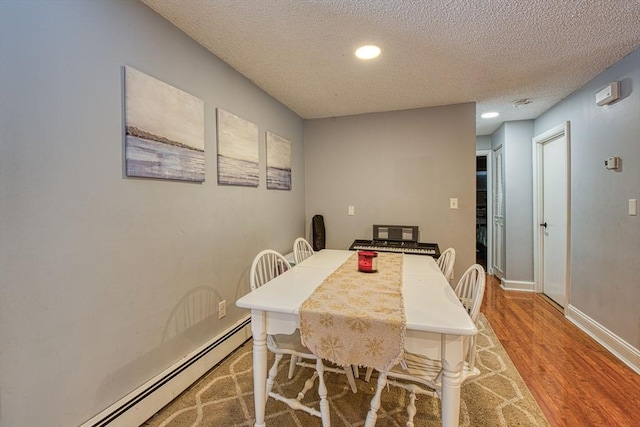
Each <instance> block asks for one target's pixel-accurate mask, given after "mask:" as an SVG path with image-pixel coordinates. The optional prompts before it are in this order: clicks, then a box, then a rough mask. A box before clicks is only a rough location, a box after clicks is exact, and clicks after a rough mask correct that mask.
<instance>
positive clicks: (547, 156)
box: [534, 124, 570, 307]
mask: <svg viewBox="0 0 640 427" xmlns="http://www.w3.org/2000/svg"><path fill="white" fill-rule="evenodd" d="M534 143H535V145H536V147H535V148H536V161H537V162H538V164H537V167H536V169H537V171H538V174H537V175H538V176H537V183H536V184H537V191H536V193H537V196H538V200H537V203H538V210H537V211H538V215H537V221H538V224H536V225H537V227H538V233H537V236H538V239H537V240H538V242H537V245H538V251H537V254H538V257H537V263H538V265H537V266H536V271H537V272H538V273H539V274H538V278H537V282H538V283H537V285H538V290H539V291H541V292H543V293H544V294H545V295H547V296H548V297H549V298H551V299H552V300H553V301H555V302H556V303H558V304H559V305H560V306H562V307H565V305H566V303H567V293H568V270H569V268H568V260H569V245H568V241H569V226H570V225H569V150H568V147H569V145H568V144H569V143H568V124H566V125H561V126H559V127H556V128H554V129H551V130H550V131H548V132H545V133H544V134H542V135H540V136H537V137H536V138H534Z"/></svg>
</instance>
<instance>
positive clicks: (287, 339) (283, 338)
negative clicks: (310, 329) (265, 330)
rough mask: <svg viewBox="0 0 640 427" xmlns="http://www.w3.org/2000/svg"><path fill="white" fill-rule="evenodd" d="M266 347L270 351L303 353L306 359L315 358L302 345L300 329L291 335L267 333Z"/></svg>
mask: <svg viewBox="0 0 640 427" xmlns="http://www.w3.org/2000/svg"><path fill="white" fill-rule="evenodd" d="M267 348H269V350H270V351H273V352H276V351H277V352H278V353H283V354H296V355H304V356H305V357H306V358H307V359H315V358H316V356H315V355H314V354H313V353H311V351H310V350H309V349H308V348H307V347H305V346H304V345H302V339H301V338H300V329H296V331H295V332H294V333H293V334H291V335H285V334H277V335H269V336H268V338H267Z"/></svg>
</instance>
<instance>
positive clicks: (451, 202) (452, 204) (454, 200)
mask: <svg viewBox="0 0 640 427" xmlns="http://www.w3.org/2000/svg"><path fill="white" fill-rule="evenodd" d="M449 207H450V208H451V209H458V199H457V198H456V197H452V198H451V199H449Z"/></svg>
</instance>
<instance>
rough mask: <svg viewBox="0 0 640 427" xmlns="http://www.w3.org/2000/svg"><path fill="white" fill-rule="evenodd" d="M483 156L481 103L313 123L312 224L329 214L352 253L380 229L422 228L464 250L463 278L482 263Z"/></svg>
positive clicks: (459, 264) (331, 229)
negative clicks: (478, 214)
mask: <svg viewBox="0 0 640 427" xmlns="http://www.w3.org/2000/svg"><path fill="white" fill-rule="evenodd" d="M475 151H476V146H475V105H474V104H458V105H451V106H446V107H437V108H424V109H415V110H406V111H395V112H388V113H376V114H363V115H357V116H349V117H339V118H330V119H320V120H308V121H305V154H306V174H307V176H306V185H307V188H306V190H307V191H306V215H307V226H308V225H309V222H310V220H311V217H312V216H313V215H315V214H322V215H323V216H324V222H325V227H326V232H327V247H328V248H342V249H346V248H348V247H349V245H350V244H351V243H352V242H353V240H354V239H358V238H360V239H370V238H371V236H372V225H373V224H399V225H417V226H419V227H420V241H422V242H437V243H438V244H439V245H440V249H441V250H444V249H446V248H448V247H454V248H455V249H456V278H458V277H460V276H461V274H462V273H463V272H464V271H465V270H466V268H467V267H469V266H470V265H471V264H473V263H474V262H475V208H476V206H475V203H476V202H475V178H476V177H475V161H476V160H475ZM452 197H457V198H458V202H459V209H458V210H451V209H449V198H452ZM349 205H352V206H354V207H355V215H354V216H348V215H347V207H348V206H349Z"/></svg>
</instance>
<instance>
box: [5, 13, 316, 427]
mask: <svg viewBox="0 0 640 427" xmlns="http://www.w3.org/2000/svg"><path fill="white" fill-rule="evenodd" d="M124 65H129V66H132V67H134V68H137V69H138V70H140V71H143V72H145V73H147V74H150V75H152V76H154V77H156V78H158V79H160V80H162V81H164V82H166V83H168V84H171V85H173V86H175V87H177V88H179V89H182V90H184V91H186V92H188V93H191V94H193V95H195V96H197V97H199V98H201V99H203V100H204V103H205V121H206V123H205V139H206V142H205V149H206V152H205V159H206V181H205V182H204V183H203V184H194V183H187V182H172V181H163V180H149V179H132V178H126V177H124V176H123V149H122V146H123V138H122V128H123V120H122V111H123V110H122V103H123V97H122V77H121V67H122V66H124ZM0 87H1V89H2V96H1V97H0V150H1V151H0V154H1V158H0V220H1V222H0V233H1V237H2V238H1V240H0V282H1V287H0V293H1V295H0V340H1V345H2V351H1V352H0V377H1V378H2V389H1V391H0V407H1V411H2V412H1V413H0V418H1V419H2V425H3V426H7V427H12V426H30V427H33V426H71V425H78V424H80V423H81V422H82V421H84V420H86V419H88V418H90V417H91V416H93V415H95V414H96V413H98V412H99V411H100V410H102V409H104V408H105V407H107V406H109V405H110V404H112V403H113V402H115V401H116V400H117V399H119V398H121V397H122V396H124V395H125V394H127V393H129V392H131V391H132V390H133V389H134V388H136V387H137V386H139V385H141V384H142V383H144V382H145V381H146V380H148V379H150V378H151V377H153V376H154V375H156V374H158V373H159V372H160V371H162V370H163V369H164V368H166V367H167V366H169V365H171V364H172V363H174V362H176V361H177V360H179V359H180V358H181V357H183V356H184V355H185V354H187V353H188V352H189V351H191V350H193V349H195V348H197V347H199V346H200V345H202V344H203V343H204V342H206V341H207V340H209V339H211V338H212V337H214V336H216V335H217V334H218V333H220V332H221V331H223V330H224V329H226V328H228V327H229V326H230V325H232V324H233V323H235V322H237V321H238V320H239V319H241V318H242V317H244V316H246V315H247V314H248V313H247V312H246V310H240V309H238V308H236V307H235V305H234V301H235V300H236V299H237V298H238V297H239V296H240V295H243V294H244V293H246V292H248V288H249V286H248V269H249V266H250V264H251V261H252V259H253V256H254V255H255V254H256V253H257V252H258V251H260V250H262V249H264V248H267V247H270V248H274V249H276V250H279V251H282V252H288V251H290V250H291V245H292V243H293V240H294V238H296V237H298V236H300V235H302V234H303V233H304V231H305V229H304V225H305V224H304V218H305V216H304V186H305V184H304V178H305V177H304V147H303V121H302V120H301V119H300V118H299V117H298V116H296V115H295V114H293V113H292V112H291V111H290V110H288V109H287V108H285V107H283V106H282V105H281V104H280V103H278V102H276V101H275V100H274V99H272V98H271V97H270V96H268V95H266V94H265V93H264V92H262V91H261V90H259V89H258V88H256V87H255V86H254V85H253V84H252V83H250V82H249V81H248V80H246V79H245V78H244V77H242V76H241V75H239V74H238V73H237V72H235V71H234V70H233V69H231V68H230V67H229V66H227V65H226V64H224V63H223V62H221V61H220V60H218V59H217V58H216V57H214V56H213V55H211V54H210V53H208V52H207V51H206V50H205V49H204V48H202V47H201V46H200V45H199V44H197V43H196V42H194V41H193V40H192V39H190V38H189V37H187V36H186V35H185V34H184V33H182V32H181V31H179V30H177V29H176V28H175V27H173V26H172V25H171V24H169V23H168V22H167V21H165V20H164V19H162V18H161V17H160V16H159V15H157V14H156V13H154V12H153V11H152V10H151V9H149V8H147V6H145V5H144V4H142V3H140V2H138V1H85V2H79V1H71V2H70V1H55V2H19V1H2V2H0ZM217 107H221V108H224V109H225V110H227V111H230V112H232V113H234V114H237V115H239V116H241V117H243V118H245V119H247V120H250V121H252V122H254V123H256V124H257V125H258V127H259V131H260V147H261V148H260V150H261V151H260V156H261V157H260V158H261V170H260V174H261V181H260V186H259V188H243V187H224V186H218V185H217V183H216V182H217V181H216V167H215V165H216V136H215V135H216V119H215V111H216V108H217ZM267 130H270V131H273V132H275V133H277V134H278V135H281V136H283V137H285V138H287V139H289V140H290V141H292V143H293V148H292V151H293V160H292V161H293V190H292V191H271V190H270V191H267V190H266V188H265V179H266V171H265V163H264V161H265V152H264V133H265V131H267ZM221 299H225V300H226V301H227V316H226V317H225V318H224V319H222V320H218V316H217V313H216V310H217V302H218V301H219V300H221ZM195 300H198V301H203V300H206V301H207V303H208V304H207V306H206V307H200V308H199V309H198V311H197V312H195V313H193V312H192V313H191V314H192V315H193V317H191V318H190V320H189V322H186V323H185V322H182V323H176V315H182V314H185V313H186V311H185V310H186V307H185V305H186V304H188V303H190V302H193V301H195Z"/></svg>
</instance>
